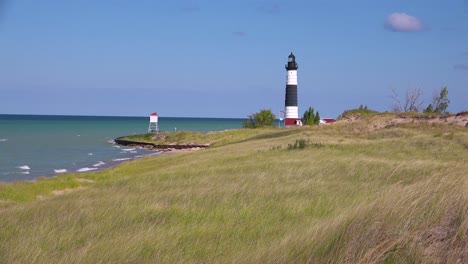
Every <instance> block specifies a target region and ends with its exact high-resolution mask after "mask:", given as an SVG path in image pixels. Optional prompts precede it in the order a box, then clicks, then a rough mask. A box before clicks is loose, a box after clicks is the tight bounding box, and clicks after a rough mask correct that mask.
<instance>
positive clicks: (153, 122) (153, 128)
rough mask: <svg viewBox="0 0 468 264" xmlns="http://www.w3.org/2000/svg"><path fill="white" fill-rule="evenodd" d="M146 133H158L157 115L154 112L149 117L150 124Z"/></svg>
mask: <svg viewBox="0 0 468 264" xmlns="http://www.w3.org/2000/svg"><path fill="white" fill-rule="evenodd" d="M148 133H159V126H158V113H156V112H154V113H151V115H150V123H149V127H148Z"/></svg>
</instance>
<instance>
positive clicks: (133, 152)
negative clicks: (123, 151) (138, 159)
mask: <svg viewBox="0 0 468 264" xmlns="http://www.w3.org/2000/svg"><path fill="white" fill-rule="evenodd" d="M130 153H132V154H136V153H138V151H130Z"/></svg>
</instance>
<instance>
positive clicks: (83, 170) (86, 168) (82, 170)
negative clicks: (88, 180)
mask: <svg viewBox="0 0 468 264" xmlns="http://www.w3.org/2000/svg"><path fill="white" fill-rule="evenodd" d="M93 170H97V168H88V167H85V168H81V169H79V170H77V172H86V171H93Z"/></svg>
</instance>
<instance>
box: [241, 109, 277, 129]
mask: <svg viewBox="0 0 468 264" xmlns="http://www.w3.org/2000/svg"><path fill="white" fill-rule="evenodd" d="M275 119H276V116H275V115H274V114H273V112H272V111H271V110H270V109H262V110H260V112H257V113H254V114H252V115H249V116H248V117H247V119H246V120H245V121H244V123H243V124H242V126H243V127H244V128H259V127H268V126H272V125H273V124H274V122H275Z"/></svg>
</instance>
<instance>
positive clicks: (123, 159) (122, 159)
mask: <svg viewBox="0 0 468 264" xmlns="http://www.w3.org/2000/svg"><path fill="white" fill-rule="evenodd" d="M130 159H131V158H121V159H113V160H112V161H125V160H130Z"/></svg>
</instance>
